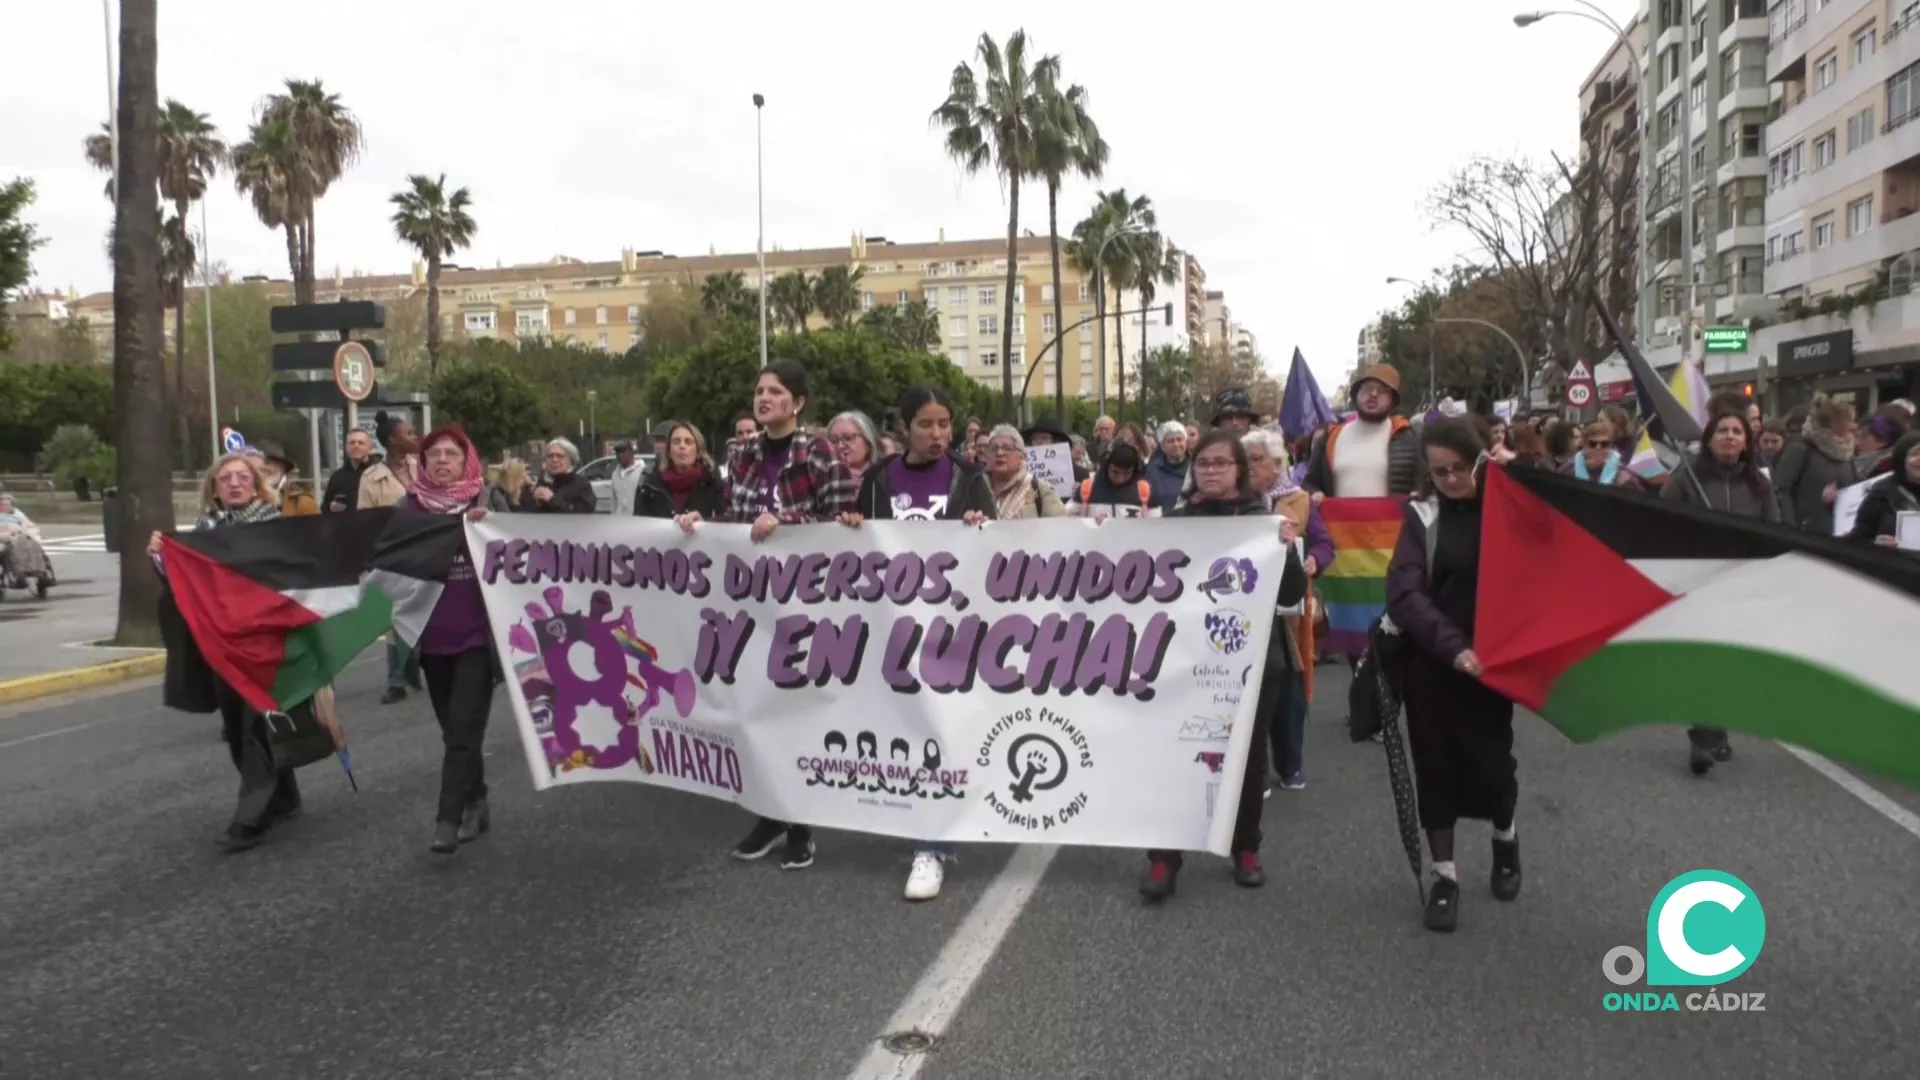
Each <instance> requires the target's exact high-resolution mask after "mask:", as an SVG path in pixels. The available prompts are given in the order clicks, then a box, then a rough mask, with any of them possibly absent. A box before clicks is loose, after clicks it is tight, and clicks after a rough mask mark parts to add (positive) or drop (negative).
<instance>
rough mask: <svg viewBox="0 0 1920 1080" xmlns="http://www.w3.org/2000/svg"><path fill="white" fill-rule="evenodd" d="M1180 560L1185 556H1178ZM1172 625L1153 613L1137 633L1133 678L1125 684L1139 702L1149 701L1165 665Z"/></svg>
mask: <svg viewBox="0 0 1920 1080" xmlns="http://www.w3.org/2000/svg"><path fill="white" fill-rule="evenodd" d="M1181 558H1182V559H1185V558H1186V556H1184V555H1182V556H1181ZM1173 634H1174V622H1173V619H1172V618H1170V617H1169V616H1168V615H1167V613H1166V612H1164V611H1156V612H1154V613H1153V614H1152V615H1150V616H1148V618H1147V626H1146V629H1144V630H1142V631H1140V636H1139V638H1138V639H1137V640H1136V641H1135V642H1134V645H1133V673H1134V678H1133V679H1132V680H1131V681H1129V682H1128V683H1127V689H1128V690H1131V691H1132V692H1133V696H1134V698H1135V699H1137V700H1140V701H1152V700H1153V692H1154V691H1153V683H1154V680H1156V679H1158V678H1159V677H1160V665H1161V664H1163V663H1165V662H1166V659H1167V649H1168V647H1169V646H1171V645H1172V644H1173Z"/></svg>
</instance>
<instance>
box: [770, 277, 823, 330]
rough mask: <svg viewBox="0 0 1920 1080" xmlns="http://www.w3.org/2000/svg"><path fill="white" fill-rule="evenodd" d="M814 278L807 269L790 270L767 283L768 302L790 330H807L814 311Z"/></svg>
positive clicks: (783, 324) (782, 323)
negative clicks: (807, 272) (808, 320)
mask: <svg viewBox="0 0 1920 1080" xmlns="http://www.w3.org/2000/svg"><path fill="white" fill-rule="evenodd" d="M813 284H814V283H813V279H812V278H809V277H808V276H807V275H806V272H805V271H801V270H789V271H788V272H786V273H784V274H781V275H780V276H779V277H777V278H774V279H773V281H772V282H770V283H768V285H767V304H768V305H769V306H770V307H772V308H773V313H774V317H775V318H777V319H779V320H780V325H781V326H783V327H785V328H786V329H787V330H788V332H790V333H793V332H805V331H806V329H807V319H808V318H810V317H812V315H813V312H814V307H815V304H814V299H813Z"/></svg>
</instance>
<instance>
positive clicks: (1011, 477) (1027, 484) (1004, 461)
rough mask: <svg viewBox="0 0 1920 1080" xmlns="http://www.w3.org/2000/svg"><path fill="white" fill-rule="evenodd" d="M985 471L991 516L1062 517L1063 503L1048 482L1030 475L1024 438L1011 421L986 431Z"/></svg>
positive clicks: (1007, 517) (1065, 511)
mask: <svg viewBox="0 0 1920 1080" xmlns="http://www.w3.org/2000/svg"><path fill="white" fill-rule="evenodd" d="M980 464H981V465H982V466H984V467H985V468H986V470H987V486H988V487H990V488H992V489H993V502H994V515H993V516H994V517H995V518H997V519H998V520H1001V521H1008V520H1011V519H1013V518H1033V517H1043V518H1049V517H1064V516H1066V513H1067V507H1066V504H1065V503H1063V502H1061V501H1060V495H1059V493H1058V492H1056V491H1054V490H1053V487H1052V486H1051V485H1049V484H1043V483H1040V482H1038V481H1036V480H1035V479H1034V478H1033V473H1032V472H1031V471H1030V470H1028V468H1027V440H1026V439H1024V438H1021V436H1020V430H1019V429H1018V428H1016V427H1014V426H1013V425H1012V424H998V425H995V426H994V429H993V430H992V431H991V432H989V433H988V434H987V450H986V453H985V454H984V455H983V456H982V460H981V462H980Z"/></svg>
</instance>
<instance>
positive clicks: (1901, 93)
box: [1887, 64, 1920, 128]
mask: <svg viewBox="0 0 1920 1080" xmlns="http://www.w3.org/2000/svg"><path fill="white" fill-rule="evenodd" d="M1916 83H1920V64H1909V65H1907V66H1906V67H1904V68H1902V69H1900V70H1899V71H1897V72H1895V73H1894V76H1893V78H1891V79H1888V80H1887V126H1888V127H1889V128H1896V127H1899V126H1900V125H1901V124H1904V123H1906V122H1907V121H1909V120H1911V119H1913V114H1914V112H1915V111H1917V110H1920V93H1915V92H1914V91H1915V84H1916Z"/></svg>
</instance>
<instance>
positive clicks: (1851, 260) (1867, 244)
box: [1767, 209, 1920, 293]
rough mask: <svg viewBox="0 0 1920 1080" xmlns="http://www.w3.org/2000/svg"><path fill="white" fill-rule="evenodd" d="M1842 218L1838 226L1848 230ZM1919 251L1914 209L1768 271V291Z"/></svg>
mask: <svg viewBox="0 0 1920 1080" xmlns="http://www.w3.org/2000/svg"><path fill="white" fill-rule="evenodd" d="M1839 217H1840V218H1841V220H1840V221H1838V222H1836V225H1837V227H1840V228H1844V227H1845V226H1846V221H1845V214H1844V213H1842V214H1841V215H1839ZM1915 249H1920V214H1916V213H1914V212H1913V211H1912V210H1911V209H1908V210H1907V211H1906V212H1905V213H1904V214H1903V215H1902V214H1898V213H1897V212H1896V213H1895V214H1889V215H1887V220H1883V221H1882V222H1881V223H1879V224H1877V225H1875V226H1874V227H1873V228H1872V229H1869V230H1867V231H1866V232H1865V233H1862V234H1861V235H1859V236H1849V237H1847V238H1845V239H1843V240H1836V241H1835V242H1834V243H1832V244H1830V245H1828V246H1827V247H1824V248H1820V249H1818V250H1814V251H1806V252H1802V253H1801V254H1800V255H1799V256H1798V257H1796V258H1792V259H1786V260H1783V261H1781V262H1777V263H1774V264H1773V265H1772V266H1769V267H1767V291H1768V292H1770V293H1777V292H1780V291H1782V290H1784V289H1792V288H1795V287H1798V286H1802V285H1806V284H1807V283H1808V282H1812V281H1819V280H1821V279H1823V278H1830V277H1833V276H1834V275H1835V274H1843V273H1846V272H1847V271H1848V270H1855V269H1858V268H1860V267H1877V266H1878V265H1880V263H1882V262H1884V261H1886V260H1888V259H1891V258H1893V257H1894V256H1896V255H1902V254H1905V253H1906V252H1909V251H1913V250H1915Z"/></svg>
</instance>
